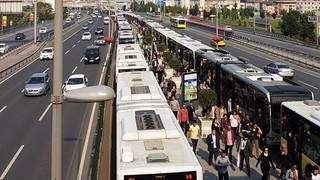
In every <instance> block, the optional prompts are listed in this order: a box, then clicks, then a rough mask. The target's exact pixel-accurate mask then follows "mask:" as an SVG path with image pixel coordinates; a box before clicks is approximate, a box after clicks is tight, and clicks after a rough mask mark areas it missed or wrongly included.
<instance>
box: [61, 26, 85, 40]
mask: <svg viewBox="0 0 320 180" xmlns="http://www.w3.org/2000/svg"><path fill="white" fill-rule="evenodd" d="M79 31H81V29H79V30H78V31H76V32H74V33H73V34H71V35H70V36H69V37H67V39H65V40H63V42H65V41H67V40H68V39H70V38H71V37H72V36H74V35H75V34H77V33H78V32H79Z"/></svg>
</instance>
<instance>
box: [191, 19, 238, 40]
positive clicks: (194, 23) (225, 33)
mask: <svg viewBox="0 0 320 180" xmlns="http://www.w3.org/2000/svg"><path fill="white" fill-rule="evenodd" d="M187 25H188V26H189V25H191V26H198V27H199V26H200V27H204V28H206V29H207V30H212V29H213V30H216V26H212V25H209V24H203V23H200V22H197V21H192V20H187ZM213 33H214V32H213ZM218 34H219V35H220V36H223V37H224V38H225V39H229V38H231V37H232V36H233V31H232V30H227V29H224V28H219V27H218Z"/></svg>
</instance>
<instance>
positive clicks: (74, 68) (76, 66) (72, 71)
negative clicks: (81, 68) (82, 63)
mask: <svg viewBox="0 0 320 180" xmlns="http://www.w3.org/2000/svg"><path fill="white" fill-rule="evenodd" d="M77 68H78V67H77V66H76V67H75V68H74V69H73V71H72V74H73V73H74V72H75V71H76V70H77Z"/></svg>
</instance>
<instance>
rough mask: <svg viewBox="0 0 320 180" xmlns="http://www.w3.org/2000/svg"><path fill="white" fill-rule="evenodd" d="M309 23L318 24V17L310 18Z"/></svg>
mask: <svg viewBox="0 0 320 180" xmlns="http://www.w3.org/2000/svg"><path fill="white" fill-rule="evenodd" d="M308 22H309V23H314V22H317V17H316V16H308Z"/></svg>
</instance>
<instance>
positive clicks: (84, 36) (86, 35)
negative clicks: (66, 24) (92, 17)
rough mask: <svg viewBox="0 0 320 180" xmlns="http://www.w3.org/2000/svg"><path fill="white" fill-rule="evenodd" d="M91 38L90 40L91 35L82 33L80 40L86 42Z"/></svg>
mask: <svg viewBox="0 0 320 180" xmlns="http://www.w3.org/2000/svg"><path fill="white" fill-rule="evenodd" d="M91 38H92V35H91V33H90V32H84V33H83V34H82V38H81V39H82V40H83V41H86V40H91Z"/></svg>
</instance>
